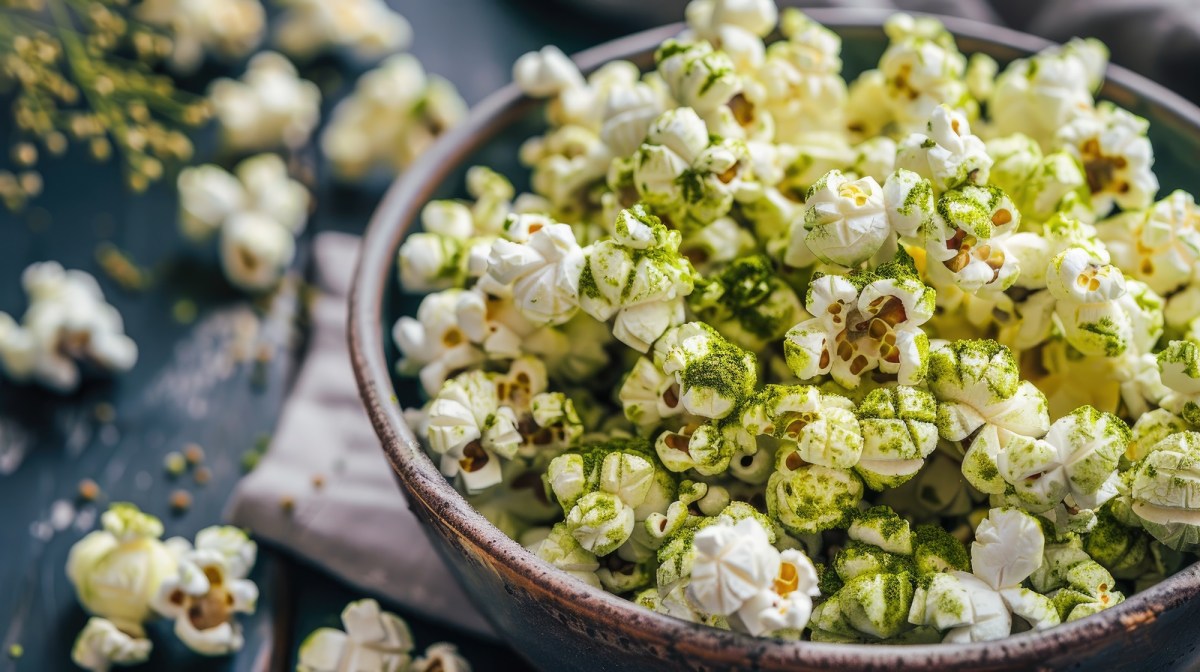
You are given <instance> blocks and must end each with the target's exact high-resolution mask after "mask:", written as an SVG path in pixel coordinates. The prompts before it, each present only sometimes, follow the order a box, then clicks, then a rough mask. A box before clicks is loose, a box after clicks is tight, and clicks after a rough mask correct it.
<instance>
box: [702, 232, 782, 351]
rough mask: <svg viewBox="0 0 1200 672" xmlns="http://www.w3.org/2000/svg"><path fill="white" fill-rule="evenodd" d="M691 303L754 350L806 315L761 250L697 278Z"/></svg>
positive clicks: (704, 317)
mask: <svg viewBox="0 0 1200 672" xmlns="http://www.w3.org/2000/svg"><path fill="white" fill-rule="evenodd" d="M710 228H711V227H710ZM688 306H689V307H690V308H691V309H692V310H693V311H695V312H696V316H697V317H698V318H700V319H701V320H703V321H705V322H706V323H708V324H709V325H710V326H712V327H713V328H714V329H716V330H717V331H718V332H720V333H721V335H722V336H724V337H725V338H727V339H729V340H730V341H732V342H733V343H734V344H735V345H737V346H738V347H741V348H745V349H747V350H750V351H760V350H762V349H763V348H765V347H766V346H767V344H768V343H771V342H773V341H778V340H779V339H780V338H782V337H783V335H784V334H785V333H787V330H788V329H790V328H791V327H792V325H794V324H796V323H797V322H799V321H800V320H801V319H803V318H804V317H805V312H804V307H803V306H802V305H801V304H800V299H799V298H798V297H797V296H796V293H795V292H794V291H793V290H792V288H791V287H790V286H789V285H788V284H787V283H786V282H784V281H783V280H782V279H781V278H780V277H779V275H778V273H777V271H776V270H775V267H774V265H773V264H772V263H771V261H770V259H768V258H767V257H765V256H762V255H757V256H744V257H741V258H739V259H737V260H736V261H733V262H732V263H730V264H728V265H727V266H725V267H724V269H722V270H721V272H720V273H717V274H715V275H714V276H712V277H711V278H710V279H708V280H705V281H702V282H700V283H698V284H697V289H696V291H694V292H693V293H692V294H691V295H690V296H689V297H688Z"/></svg>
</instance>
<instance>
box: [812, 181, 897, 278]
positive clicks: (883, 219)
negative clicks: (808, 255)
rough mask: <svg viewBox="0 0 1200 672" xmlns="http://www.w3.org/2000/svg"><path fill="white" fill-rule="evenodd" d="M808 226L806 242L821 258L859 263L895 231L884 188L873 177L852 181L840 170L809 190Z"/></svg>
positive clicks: (842, 264) (836, 262)
mask: <svg viewBox="0 0 1200 672" xmlns="http://www.w3.org/2000/svg"><path fill="white" fill-rule="evenodd" d="M804 229H805V230H806V231H807V232H808V234H807V235H806V236H805V238H804V242H805V244H806V245H807V246H808V249H810V250H812V252H813V254H815V255H816V257H817V258H818V259H820V260H821V261H824V262H825V263H828V264H836V265H840V266H847V267H853V266H857V265H858V264H860V263H862V262H863V261H866V260H867V259H870V258H871V257H872V256H874V254H875V253H876V252H878V251H879V249H880V248H881V247H883V244H884V242H886V241H887V239H888V237H889V235H890V234H891V232H892V229H891V226H890V225H889V222H888V217H887V213H886V212H885V210H884V205H883V189H882V188H881V187H880V186H879V183H878V182H876V181H875V178H873V177H863V178H860V179H858V180H854V181H850V180H849V179H847V178H846V177H845V176H844V175H842V172H841V171H840V170H832V171H830V172H828V173H826V174H825V176H824V177H822V178H821V179H820V180H817V182H816V183H815V184H813V186H812V187H811V188H810V189H809V190H808V196H807V197H806V198H805V210H804ZM792 235H793V236H794V235H797V232H796V231H795V230H793V233H792Z"/></svg>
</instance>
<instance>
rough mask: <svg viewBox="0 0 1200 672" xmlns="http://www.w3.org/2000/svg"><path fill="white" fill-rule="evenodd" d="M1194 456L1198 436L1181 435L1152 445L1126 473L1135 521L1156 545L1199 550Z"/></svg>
mask: <svg viewBox="0 0 1200 672" xmlns="http://www.w3.org/2000/svg"><path fill="white" fill-rule="evenodd" d="M1197 457H1200V434H1197V433H1196V432H1180V433H1178V434H1172V435H1170V436H1167V437H1166V438H1164V439H1162V440H1161V441H1159V442H1158V443H1156V444H1154V445H1153V446H1152V447H1151V448H1150V450H1149V453H1148V454H1147V455H1146V457H1144V458H1142V459H1141V460H1139V461H1138V462H1137V463H1135V464H1134V466H1133V468H1132V469H1131V470H1130V471H1129V472H1127V476H1128V479H1129V486H1128V487H1129V491H1128V492H1129V494H1128V501H1129V504H1130V506H1131V508H1132V510H1133V514H1134V515H1135V516H1136V520H1137V521H1138V522H1140V523H1141V525H1142V527H1144V528H1145V529H1146V531H1147V532H1149V533H1150V534H1151V535H1153V536H1154V538H1155V539H1157V540H1158V541H1159V542H1161V543H1163V544H1165V545H1166V546H1168V547H1170V548H1173V549H1176V550H1180V551H1192V550H1195V549H1196V548H1197V547H1200V525H1198V524H1197V522H1198V521H1200V516H1197V513H1196V501H1197V498H1196V495H1195V493H1196V486H1197Z"/></svg>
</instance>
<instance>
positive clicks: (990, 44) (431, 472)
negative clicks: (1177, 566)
mask: <svg viewBox="0 0 1200 672" xmlns="http://www.w3.org/2000/svg"><path fill="white" fill-rule="evenodd" d="M888 13H889V12H887V11H882V12H881V11H871V10H868V11H858V10H812V11H810V12H809V14H810V16H812V18H813V19H815V20H817V21H820V22H821V23H823V24H825V25H827V26H829V27H830V28H831V29H833V30H834V31H836V32H837V33H838V34H840V35H841V36H842V39H843V59H844V61H845V64H846V66H845V70H844V74H846V75H848V76H853V75H856V74H857V73H858V72H859V71H861V70H863V69H865V68H867V67H871V65H873V64H874V62H875V61H876V60H877V59H878V57H879V55H880V54H881V53H882V51H883V49H884V47H885V46H886V38H885V36H884V34H883V30H882V23H883V20H884V19H885V18H886V16H887V15H888ZM945 23H946V26H947V28H949V29H950V31H951V32H953V33H954V34H955V35H956V36H957V38H958V44H959V48H960V49H961V50H962V51H963V52H966V53H971V52H985V53H988V54H990V55H992V56H993V57H995V58H996V59H997V60H999V61H1000V62H1001V63H1004V62H1007V61H1009V60H1012V59H1014V58H1018V57H1021V56H1025V55H1027V54H1029V53H1032V52H1035V51H1038V50H1040V49H1042V48H1044V47H1046V46H1048V45H1049V43H1048V42H1046V41H1045V40H1042V39H1040V38H1036V37H1032V36H1030V35H1025V34H1022V33H1017V32H1014V31H1011V30H1006V29H1002V28H998V27H995V26H990V25H984V24H979V23H974V22H970V21H966V20H957V19H946V20H945ZM681 29H682V26H680V25H672V26H665V27H663V28H658V29H654V30H650V31H646V32H643V33H638V34H635V35H632V36H630V37H626V38H623V39H620V40H616V41H614V42H609V43H607V44H604V45H601V46H599V47H596V48H593V49H590V50H588V51H585V52H583V53H581V54H579V55H578V56H576V58H575V60H576V62H577V63H578V64H579V65H580V67H581V68H582V69H583V70H584V71H585V72H587V71H590V70H592V69H594V68H595V67H597V66H599V65H600V64H602V63H604V62H607V61H610V60H613V59H628V60H631V61H633V62H635V63H637V64H638V65H640V66H642V67H650V66H651V65H652V55H653V51H654V48H655V46H657V45H658V44H659V42H661V41H662V40H663V39H665V38H666V37H669V36H671V35H673V34H675V33H677V32H678V31H679V30H681ZM1101 97H1102V98H1106V99H1109V100H1112V101H1114V102H1116V103H1118V104H1120V105H1122V106H1124V107H1126V108H1128V109H1130V110H1132V111H1133V112H1135V113H1136V114H1139V115H1141V116H1144V117H1146V118H1148V119H1149V120H1150V122H1151V141H1152V142H1153V143H1154V146H1155V149H1156V166H1155V168H1156V171H1157V172H1158V174H1159V177H1160V180H1161V182H1162V192H1161V193H1164V194H1165V193H1167V192H1169V191H1170V190H1172V189H1175V188H1182V187H1185V186H1186V185H1188V184H1189V183H1190V184H1195V179H1196V177H1197V176H1200V110H1198V109H1197V108H1196V107H1194V106H1193V105H1191V104H1190V103H1188V102H1186V101H1184V100H1183V99H1182V98H1180V97H1178V96H1176V95H1174V94H1172V93H1171V92H1169V91H1167V90H1165V89H1163V88H1162V87H1160V86H1158V85H1155V84H1153V83H1152V82H1150V81H1148V80H1146V79H1144V78H1142V77H1139V76H1137V75H1134V74H1132V73H1130V72H1128V71H1126V70H1124V69H1122V68H1119V67H1115V66H1110V67H1109V69H1108V78H1107V81H1106V83H1105V85H1104V88H1103V90H1102V91H1101ZM541 109H542V105H541V103H540V102H539V101H535V100H531V99H529V98H526V97H524V96H523V95H522V94H521V93H520V91H518V90H517V88H516V87H515V86H512V85H509V86H506V87H505V88H503V89H501V90H499V91H497V92H496V93H495V94H493V95H492V96H490V97H489V98H487V99H486V100H485V101H483V102H482V103H480V104H479V105H478V106H477V107H476V108H475V109H474V110H473V112H472V113H471V115H470V117H469V119H468V120H467V121H466V122H465V123H464V124H463V125H462V126H460V127H459V128H457V129H456V130H454V131H453V132H451V133H449V134H447V135H446V136H445V137H444V138H442V139H441V140H439V141H438V142H437V143H436V144H435V145H434V146H433V148H432V149H431V150H430V151H429V152H428V153H427V154H426V155H425V156H424V157H423V158H422V159H421V160H420V161H419V162H418V163H417V164H416V165H414V166H413V167H412V168H411V169H410V170H409V171H408V173H406V174H405V175H404V176H403V177H401V178H400V179H399V180H397V181H396V183H395V184H394V185H393V186H392V187H391V189H390V191H389V192H388V194H387V195H386V197H385V198H384V200H383V202H382V204H381V205H380V207H379V209H378V210H377V211H376V213H375V215H374V217H373V219H372V220H371V223H370V226H369V228H368V230H367V233H366V237H365V239H364V241H363V248H362V253H361V259H360V262H359V266H358V270H357V275H356V277H355V280H354V287H353V293H352V295H351V300H350V324H349V333H350V339H351V342H350V345H351V353H352V355H351V356H352V360H353V367H354V372H355V375H356V376H357V379H358V385H359V391H360V393H361V396H362V399H363V402H364V403H365V404H366V408H367V411H368V413H369V415H370V418H371V422H372V423H373V425H374V427H375V431H376V433H377V434H378V435H379V439H380V443H381V444H382V446H383V450H384V452H386V454H387V457H388V460H389V461H390V462H391V465H392V467H393V468H394V469H395V472H396V478H397V481H398V482H399V484H400V486H401V487H402V488H403V489H404V491H405V493H406V494H407V496H408V502H409V506H410V507H411V508H412V509H413V511H414V512H415V513H416V515H417V517H418V518H419V519H420V520H421V521H422V522H423V523H424V528H425V530H426V532H427V533H428V536H429V538H430V539H431V540H432V543H433V545H434V547H435V548H436V549H437V551H438V553H439V554H440V555H441V557H442V558H443V559H444V560H445V562H446V564H447V565H448V566H449V567H450V568H451V570H452V571H453V573H454V575H455V576H456V577H457V578H458V580H459V581H460V582H461V584H462V586H463V588H464V589H465V591H466V592H467V594H468V595H470V596H471V597H472V598H473V600H474V602H475V604H476V606H477V607H478V608H479V610H480V611H481V612H482V613H483V615H484V616H485V617H486V618H487V619H488V620H489V621H490V622H491V623H492V625H493V626H494V627H495V630H496V632H497V633H499V634H500V636H501V637H502V638H503V640H504V641H505V642H506V643H507V644H509V645H510V646H511V647H512V648H513V649H514V650H515V651H516V652H517V653H518V654H519V655H521V656H523V657H524V658H526V659H528V660H529V661H530V662H531V663H533V664H534V665H535V666H537V667H539V668H541V669H544V670H554V671H556V672H567V671H573V670H659V669H661V670H717V669H740V670H810V669H812V670H815V669H832V668H836V669H839V670H852V669H864V670H865V669H889V670H895V669H916V668H921V669H928V668H930V667H939V668H940V667H954V668H956V669H979V670H1000V669H1032V668H1035V667H1037V668H1058V667H1068V666H1071V667H1075V668H1077V669H1113V668H1115V667H1118V666H1121V665H1128V666H1131V667H1134V668H1137V669H1151V668H1162V667H1168V666H1171V665H1172V664H1180V662H1181V661H1183V662H1187V661H1189V660H1191V659H1192V658H1193V657H1194V654H1195V651H1196V648H1197V645H1198V641H1197V638H1196V637H1195V630H1194V626H1193V624H1194V623H1195V622H1196V619H1198V618H1200V600H1192V599H1191V598H1193V597H1194V596H1196V595H1197V594H1198V593H1200V563H1198V564H1196V565H1192V566H1190V567H1187V568H1185V569H1184V570H1182V571H1180V572H1179V573H1177V574H1175V575H1173V576H1171V577H1170V578H1168V579H1167V580H1166V581H1164V582H1162V583H1161V584H1159V585H1157V586H1155V587H1153V588H1151V589H1149V590H1146V591H1144V592H1141V593H1137V594H1135V595H1133V596H1131V597H1130V598H1129V599H1128V600H1126V601H1125V602H1124V603H1123V604H1120V605H1118V606H1116V607H1114V608H1111V609H1109V610H1107V611H1104V612H1101V613H1100V614H1098V615H1095V616H1090V617H1088V618H1084V619H1081V620H1079V621H1076V622H1073V623H1067V624H1064V625H1061V626H1059V627H1056V628H1052V629H1050V630H1047V631H1044V632H1040V633H1033V632H1028V633H1022V634H1017V635H1014V636H1012V637H1009V638H1007V639H1003V640H999V641H995V642H989V643H979V644H956V645H950V644H942V645H916V646H893V645H847V644H827V643H814V642H784V641H779V640H773V639H763V638H753V637H749V636H746V635H742V634H739V633H735V632H727V631H723V630H717V629H714V628H709V627H705V626H700V625H695V624H692V623H687V622H684V621H682V620H677V619H674V618H671V617H668V616H664V615H660V614H657V613H653V612H651V611H649V610H646V609H643V608H641V607H639V606H637V605H635V604H633V603H632V602H629V601H626V600H624V599H622V598H619V597H617V596H615V595H611V594H608V593H606V592H603V591H601V590H599V589H595V588H592V587H590V586H588V585H586V584H584V583H583V582H581V581H579V580H578V579H575V578H573V577H571V576H568V575H567V574H565V573H562V572H560V571H558V570H557V569H554V568H553V567H551V566H550V565H548V564H546V563H544V562H542V561H541V560H539V559H537V558H536V557H534V556H533V555H532V554H531V553H529V552H527V551H526V550H525V549H524V548H522V547H521V546H520V545H519V544H518V543H517V542H515V541H513V540H512V539H510V538H508V537H507V536H505V535H504V533H502V532H501V531H500V530H498V529H497V528H495V527H494V526H492V525H491V524H490V523H489V522H488V521H487V520H486V519H484V517H483V516H482V515H480V514H479V513H477V512H476V511H475V510H474V509H472V508H471V506H470V505H469V504H468V503H467V502H466V500H465V499H463V497H461V496H460V495H459V494H458V493H457V492H456V491H455V490H454V488H453V487H452V486H451V484H450V483H449V482H448V481H447V480H446V479H445V478H444V477H443V476H442V475H441V474H440V473H439V471H438V468H437V466H436V465H435V464H434V463H433V462H432V461H431V460H430V459H429V457H427V456H426V454H425V452H424V451H423V450H422V449H421V447H420V445H419V444H418V442H417V440H416V439H415V438H414V436H413V432H412V431H411V429H410V428H409V427H408V426H407V425H406V424H405V423H404V419H403V417H402V415H401V407H402V406H406V405H414V404H417V403H419V399H418V396H417V395H418V392H417V385H416V383H415V382H414V381H413V380H407V379H399V378H394V368H393V366H392V363H393V362H394V361H395V359H396V356H397V354H396V352H395V350H394V348H393V346H392V344H391V340H390V338H389V337H388V333H389V331H390V327H391V324H392V322H393V321H394V320H395V319H396V318H397V317H398V316H400V315H403V314H413V313H414V312H415V308H416V305H417V303H418V301H419V298H418V297H414V296H406V295H404V294H403V292H402V291H401V289H400V287H399V286H398V282H397V280H396V270H395V260H396V252H397V249H398V247H399V245H400V243H401V241H402V240H403V238H404V236H405V235H406V234H407V233H408V232H409V231H411V230H412V229H413V227H414V222H415V221H416V220H417V218H418V214H419V212H420V210H421V208H422V206H424V204H425V203H426V202H427V201H429V200H430V199H431V198H445V197H451V196H456V195H462V193H461V186H462V183H463V179H462V178H463V174H464V172H465V169H466V167H467V166H468V165H471V164H473V163H485V164H487V165H491V166H496V167H497V168H498V169H500V170H503V171H505V172H506V174H509V175H510V176H521V175H525V174H526V172H527V171H525V170H523V169H521V168H519V167H518V166H517V164H516V160H515V156H516V148H517V146H518V145H519V143H520V142H521V140H523V139H524V138H527V137H529V136H530V135H531V134H533V133H536V132H538V131H539V129H541V128H543V124H542V122H541V115H540V114H539V111H540V110H541ZM514 182H515V183H516V186H517V187H518V188H521V187H522V186H524V185H522V184H520V179H515V180H514ZM1081 384H1086V383H1083V382H1082V381H1081ZM380 533H381V534H386V530H380ZM381 562H386V559H381Z"/></svg>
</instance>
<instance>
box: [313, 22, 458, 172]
mask: <svg viewBox="0 0 1200 672" xmlns="http://www.w3.org/2000/svg"><path fill="white" fill-rule="evenodd" d="M310 1H311V0H310ZM316 4H320V5H329V6H337V7H341V6H342V5H343V4H347V3H343V2H341V0H320V2H316ZM348 4H354V3H348ZM380 4H382V3H380ZM335 11H342V10H335ZM466 114H467V105H466V103H465V102H463V99H462V98H461V97H460V96H459V94H458V90H457V89H455V88H454V85H453V84H451V83H450V82H449V81H447V80H445V79H443V78H441V77H438V76H437V75H430V74H427V73H426V72H425V69H424V68H423V67H422V66H421V63H420V61H418V60H417V59H416V58H415V57H413V56H411V55H409V54H397V55H395V56H391V57H389V58H388V59H387V60H385V61H384V62H383V63H381V64H380V65H379V66H378V67H376V68H375V69H374V70H371V71H369V72H367V73H365V74H363V75H362V76H360V77H359V78H358V81H357V82H356V83H355V85H354V91H353V93H351V94H349V95H348V96H346V97H344V98H343V99H342V100H341V101H339V102H338V104H337V106H336V107H334V108H333V113H332V116H331V117H330V119H329V123H328V124H327V125H326V127H325V129H324V130H323V131H322V132H321V151H322V152H323V153H324V155H325V157H326V158H327V159H329V162H330V163H331V164H333V169H334V173H335V174H336V175H337V177H338V178H339V179H342V180H347V181H353V180H357V179H361V178H363V177H364V176H366V175H367V174H368V173H369V172H370V171H371V170H372V169H375V168H378V169H381V170H383V171H385V172H387V173H389V174H392V175H395V174H398V173H400V172H402V171H404V170H405V169H406V168H408V166H409V165H411V164H412V162H413V161H415V160H416V158H417V157H418V156H420V155H421V154H422V153H424V152H425V150H426V149H428V148H429V146H430V145H431V144H433V141H434V140H436V139H437V138H438V136H440V135H442V134H443V133H445V132H446V131H448V130H449V129H450V128H452V127H454V126H456V125H457V124H459V123H460V122H461V121H462V120H463V119H464V118H465V117H466Z"/></svg>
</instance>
